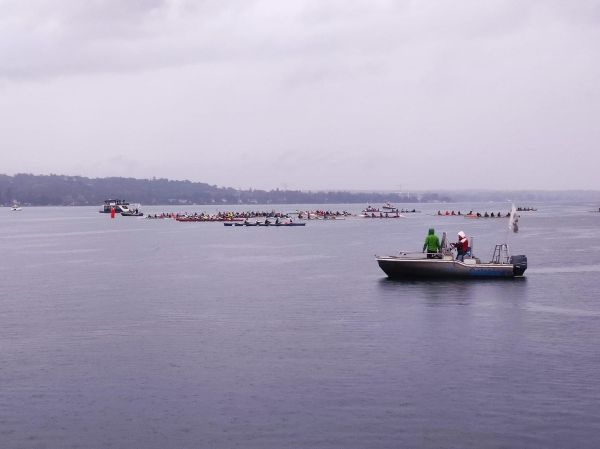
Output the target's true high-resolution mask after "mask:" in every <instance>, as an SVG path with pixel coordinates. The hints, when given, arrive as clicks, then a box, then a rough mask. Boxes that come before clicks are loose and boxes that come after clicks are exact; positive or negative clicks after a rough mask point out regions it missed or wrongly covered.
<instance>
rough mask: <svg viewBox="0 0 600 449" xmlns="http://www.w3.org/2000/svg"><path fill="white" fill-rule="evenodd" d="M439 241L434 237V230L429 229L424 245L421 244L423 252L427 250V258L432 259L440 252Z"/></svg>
mask: <svg viewBox="0 0 600 449" xmlns="http://www.w3.org/2000/svg"><path fill="white" fill-rule="evenodd" d="M440 247H441V246H440V239H439V238H438V236H437V235H435V230H434V229H433V228H429V232H428V233H427V237H425V243H424V244H423V252H425V250H427V258H428V259H434V258H435V257H436V254H438V253H439V252H440Z"/></svg>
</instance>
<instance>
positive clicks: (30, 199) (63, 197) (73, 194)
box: [0, 174, 451, 206]
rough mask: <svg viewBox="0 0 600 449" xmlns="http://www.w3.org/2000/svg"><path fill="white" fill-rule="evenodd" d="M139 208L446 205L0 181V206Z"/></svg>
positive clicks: (164, 184) (24, 177)
mask: <svg viewBox="0 0 600 449" xmlns="http://www.w3.org/2000/svg"><path fill="white" fill-rule="evenodd" d="M109 198H110V199H123V200H126V201H129V202H132V203H141V204H164V205H169V204H171V205H186V204H335V203H337V204H345V203H365V204H366V203H375V204H379V203H385V202H387V201H389V202H392V203H417V202H449V201H451V199H450V197H449V196H448V195H438V194H437V193H420V194H415V193H411V194H400V193H385V192H342V191H331V192H311V191H300V190H279V189H275V190H269V191H266V190H253V189H250V190H238V189H233V188H227V187H217V186H214V185H209V184H206V183H203V182H191V181H170V180H168V179H135V178H85V177H81V176H63V175H31V174H17V175H15V176H8V175H0V204H3V205H9V204H12V203H13V202H14V201H17V202H19V203H20V204H22V205H31V206H91V205H100V204H102V203H103V202H104V200H106V199H109Z"/></svg>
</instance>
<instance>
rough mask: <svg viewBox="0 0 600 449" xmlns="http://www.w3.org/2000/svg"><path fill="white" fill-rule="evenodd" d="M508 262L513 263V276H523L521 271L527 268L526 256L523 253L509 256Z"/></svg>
mask: <svg viewBox="0 0 600 449" xmlns="http://www.w3.org/2000/svg"><path fill="white" fill-rule="evenodd" d="M509 262H510V263H512V265H513V274H514V275H515V276H523V273H525V270H526V269H527V256H525V255H523V254H519V255H517V256H510V259H509Z"/></svg>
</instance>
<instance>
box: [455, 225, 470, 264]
mask: <svg viewBox="0 0 600 449" xmlns="http://www.w3.org/2000/svg"><path fill="white" fill-rule="evenodd" d="M452 246H453V247H454V248H456V260H460V261H461V262H462V261H464V260H465V254H467V252H468V251H469V239H467V236H466V235H465V233H464V232H463V231H460V232H459V233H458V241H457V242H456V243H453V244H452Z"/></svg>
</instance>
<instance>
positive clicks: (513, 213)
mask: <svg viewBox="0 0 600 449" xmlns="http://www.w3.org/2000/svg"><path fill="white" fill-rule="evenodd" d="M516 216H517V209H515V204H514V203H513V205H512V208H511V209H510V219H509V220H508V230H509V231H512V230H513V229H514V226H515V217H516Z"/></svg>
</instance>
